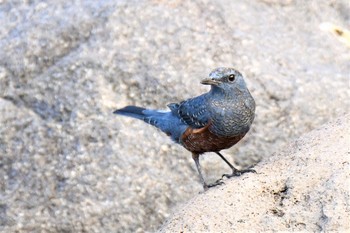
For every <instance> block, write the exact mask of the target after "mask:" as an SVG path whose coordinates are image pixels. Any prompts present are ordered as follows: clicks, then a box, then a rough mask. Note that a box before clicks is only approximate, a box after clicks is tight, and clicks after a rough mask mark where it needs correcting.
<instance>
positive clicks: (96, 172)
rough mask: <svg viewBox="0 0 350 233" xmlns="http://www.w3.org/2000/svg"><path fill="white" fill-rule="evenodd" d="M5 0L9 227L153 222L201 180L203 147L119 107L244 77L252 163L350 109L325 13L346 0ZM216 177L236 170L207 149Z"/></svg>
mask: <svg viewBox="0 0 350 233" xmlns="http://www.w3.org/2000/svg"><path fill="white" fill-rule="evenodd" d="M282 3H283V4H279V2H278V1H266V0H261V1H259V0H254V1H243V0H242V1H241V0H238V1H228V0H220V1H215V2H212V1H202V0H198V1H197V0H196V1H176V0H175V1H159V0H158V1H156V0H149V1H115V0H104V1H79V0H76V1H69V2H67V1H61V0H52V1H49V2H44V1H39V0H32V1H0V22H1V27H0V100H1V101H0V132H1V133H0V231H4V232H14V231H17V232H28V231H30V232H40V231H45V232H50V231H51V232H57V231H58V232H62V231H66V232H80V231H86V232H115V231H118V232H143V231H152V230H155V229H157V227H158V226H159V225H160V224H161V222H162V221H163V220H164V219H165V218H166V217H168V216H169V214H170V213H171V210H172V209H173V208H175V207H176V206H177V205H178V204H180V203H183V202H184V201H186V200H188V199H189V198H191V197H193V196H194V195H195V194H197V193H198V192H199V191H200V190H201V189H202V187H201V185H200V183H199V179H198V176H197V173H196V169H195V166H194V163H193V161H192V158H191V155H190V154H189V153H188V152H187V151H186V150H185V149H183V148H181V147H179V146H177V145H174V144H173V143H172V142H171V141H170V140H169V139H168V138H167V137H166V136H165V135H163V134H161V133H160V132H158V131H157V130H155V129H154V128H152V127H150V126H147V125H145V124H143V123H142V122H137V121H134V120H128V119H125V118H118V117H116V116H115V115H113V114H112V111H113V110H115V109H116V108H118V107H122V106H125V105H128V104H134V105H141V106H147V107H153V108H165V107H166V104H167V103H169V102H178V101H181V100H183V99H187V98H190V97H192V96H195V95H198V94H200V93H202V92H204V91H206V90H207V87H205V86H203V85H200V83H199V82H200V80H201V79H203V78H205V77H207V76H208V74H209V72H210V71H211V70H212V69H213V68H215V67H219V66H229V67H234V68H237V69H238V70H240V71H241V72H242V73H243V74H244V75H245V77H246V78H245V80H246V81H247V84H248V87H249V89H250V90H251V93H252V95H253V96H254V98H255V100H256V102H257V109H256V113H257V115H256V118H255V121H254V123H253V128H252V130H251V131H250V132H249V134H248V135H247V136H246V137H245V138H244V139H243V141H242V142H241V143H239V144H237V145H236V146H235V147H233V148H231V149H229V150H227V151H224V152H223V153H224V154H225V155H226V157H227V158H229V160H230V161H231V162H232V160H233V159H234V160H235V163H236V164H237V165H240V166H241V167H244V166H248V165H250V164H252V163H256V162H257V161H259V160H260V159H262V158H267V157H268V156H269V155H271V154H272V153H273V152H275V151H276V150H278V149H279V148H281V147H282V146H283V145H285V144H286V142H287V141H290V140H291V139H293V138H295V137H297V136H300V135H301V134H304V133H306V132H308V131H310V130H311V129H314V128H315V127H317V126H320V125H321V124H322V123H325V122H327V121H328V120H329V119H331V118H334V117H336V116H339V115H343V114H344V113H346V112H350V102H349V101H348V100H349V99H350V94H349V86H348V85H349V83H348V81H349V73H350V66H349V59H350V55H349V51H348V48H347V47H346V46H345V45H344V44H342V43H341V42H339V41H338V40H337V38H335V36H334V35H333V34H329V33H328V32H327V31H322V30H320V29H319V26H320V24H321V23H324V22H331V23H332V24H335V25H339V26H342V27H345V26H346V25H349V16H348V12H349V11H350V10H349V6H348V1H347V0H339V1H328V0H323V1H318V0H313V1H282ZM201 164H202V167H203V169H204V172H205V174H206V178H207V179H208V181H209V182H210V181H214V180H216V179H217V178H218V177H219V176H221V174H222V173H224V172H228V171H229V169H228V168H227V167H226V165H225V164H224V163H223V162H222V161H220V158H218V156H216V155H215V154H207V155H204V156H203V157H202V161H201Z"/></svg>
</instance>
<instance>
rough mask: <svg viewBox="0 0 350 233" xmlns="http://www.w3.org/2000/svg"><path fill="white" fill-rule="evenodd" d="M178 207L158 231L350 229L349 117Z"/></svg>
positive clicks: (314, 133) (334, 122) (323, 128)
mask: <svg viewBox="0 0 350 233" xmlns="http://www.w3.org/2000/svg"><path fill="white" fill-rule="evenodd" d="M256 171H257V174H252V173H246V174H244V175H243V176H242V177H239V178H232V179H230V180H226V182H225V183H226V184H225V185H222V186H221V187H219V188H213V189H211V190H209V191H207V192H205V193H202V194H200V195H198V196H196V197H195V198H193V199H192V200H190V201H189V202H188V203H186V204H185V205H184V206H183V207H181V208H179V210H177V211H176V213H175V214H173V216H171V217H170V218H169V219H168V220H167V221H166V223H165V224H164V225H163V226H162V228H161V229H160V230H159V232H274V231H278V232H280V231H288V232H289V231H298V232H345V231H349V230H350V222H349V219H350V204H349V200H350V186H349V184H350V115H347V116H346V117H343V118H341V119H338V120H336V121H333V122H331V123H329V124H326V125H324V126H323V127H321V128H319V129H317V130H314V131H312V132H311V133H309V134H307V135H305V136H303V137H301V138H300V139H298V140H296V141H295V142H293V143H291V144H289V145H288V146H287V147H285V148H284V150H283V151H281V152H279V153H277V154H275V155H273V156H272V157H270V158H269V159H267V160H266V161H264V162H262V163H260V164H259V165H258V166H256Z"/></svg>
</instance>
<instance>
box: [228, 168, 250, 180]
mask: <svg viewBox="0 0 350 233" xmlns="http://www.w3.org/2000/svg"><path fill="white" fill-rule="evenodd" d="M247 172H251V173H256V171H255V170H254V169H245V170H240V171H239V170H233V171H232V173H231V174H223V175H222V177H221V179H222V178H224V177H226V178H227V179H230V178H231V177H234V176H241V175H243V174H244V173H247Z"/></svg>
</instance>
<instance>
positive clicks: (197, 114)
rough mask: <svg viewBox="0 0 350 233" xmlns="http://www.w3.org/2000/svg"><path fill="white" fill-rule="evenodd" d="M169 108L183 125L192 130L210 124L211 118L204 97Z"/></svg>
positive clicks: (171, 105)
mask: <svg viewBox="0 0 350 233" xmlns="http://www.w3.org/2000/svg"><path fill="white" fill-rule="evenodd" d="M168 107H169V108H170V109H171V111H172V112H173V113H174V114H176V115H177V116H178V117H179V118H180V120H181V121H182V122H183V123H185V124H187V125H189V126H191V127H192V128H196V129H198V128H202V127H204V126H206V125H207V124H208V123H209V120H210V118H209V113H208V108H207V104H206V100H205V97H204V96H198V97H196V98H193V99H188V100H185V101H182V102H180V103H173V104H169V105H168Z"/></svg>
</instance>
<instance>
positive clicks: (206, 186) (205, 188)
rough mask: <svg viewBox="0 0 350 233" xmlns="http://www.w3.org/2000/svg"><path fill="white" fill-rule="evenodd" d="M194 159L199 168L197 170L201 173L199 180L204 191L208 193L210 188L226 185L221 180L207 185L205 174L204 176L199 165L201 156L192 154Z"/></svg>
mask: <svg viewBox="0 0 350 233" xmlns="http://www.w3.org/2000/svg"><path fill="white" fill-rule="evenodd" d="M192 158H193V160H194V162H195V163H196V167H197V170H198V173H199V179H200V180H201V182H202V184H203V188H204V191H207V190H208V189H209V188H212V187H215V186H217V185H221V184H223V183H224V182H222V181H221V180H217V181H216V182H215V183H212V184H207V183H206V182H205V180H204V177H203V174H202V168H201V165H200V164H199V154H195V153H192Z"/></svg>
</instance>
